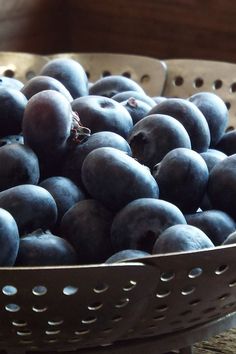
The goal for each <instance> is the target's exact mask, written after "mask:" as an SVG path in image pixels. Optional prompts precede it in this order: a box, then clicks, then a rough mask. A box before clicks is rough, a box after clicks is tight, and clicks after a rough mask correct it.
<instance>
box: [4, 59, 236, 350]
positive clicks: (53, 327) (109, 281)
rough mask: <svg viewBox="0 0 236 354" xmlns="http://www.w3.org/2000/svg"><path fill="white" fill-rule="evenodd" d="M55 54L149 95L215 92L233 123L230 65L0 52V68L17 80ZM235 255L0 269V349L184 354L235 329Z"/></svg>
mask: <svg viewBox="0 0 236 354" xmlns="http://www.w3.org/2000/svg"><path fill="white" fill-rule="evenodd" d="M58 56H67V57H71V58H74V59H75V60H78V61H79V62H80V63H81V64H82V65H83V66H84V67H85V70H86V71H87V72H88V73H89V75H90V78H91V80H96V79H97V78H99V77H101V76H103V75H104V74H107V73H108V72H110V73H111V74H124V75H126V76H130V77H131V78H133V79H134V80H136V81H137V82H139V83H141V84H142V85H143V87H145V90H146V92H147V93H148V94H149V95H151V96H158V95H161V94H163V95H165V96H179V97H187V96H189V95H190V94H192V93H193V92H196V91H198V90H203V89H204V90H205V91H209V90H210V91H217V93H218V94H219V95H220V96H221V97H222V98H223V99H224V100H225V101H226V102H230V104H231V107H230V112H231V123H230V124H233V125H234V114H235V111H234V106H235V102H234V88H235V84H234V81H236V79H235V80H234V73H233V70H234V68H235V66H234V65H233V64H227V63H212V65H213V67H214V68H215V69H217V70H216V71H215V70H213V69H212V67H211V63H210V62H205V61H191V62H190V61H188V60H186V61H185V60H181V61H178V60H167V61H159V60H156V59H152V58H145V57H136V56H129V55H115V54H85V53H83V54H77V53H75V54H70V53H68V54H60V55H58V54H56V55H52V56H50V57H40V56H33V55H29V54H24V53H20V54H19V53H0V72H1V73H4V72H5V73H9V72H6V70H8V69H9V68H10V69H11V75H14V77H15V78H19V79H21V80H22V81H25V80H26V79H27V77H28V75H27V73H28V72H29V71H30V72H31V73H32V72H33V73H34V74H37V73H38V72H39V71H40V69H41V67H42V66H43V65H44V63H45V62H47V61H48V60H49V59H50V58H53V57H58ZM22 58H24V60H23V62H22ZM27 60H28V61H27ZM23 63H24V65H23ZM191 68H192V69H191ZM231 71H232V72H231ZM230 72H231V74H230ZM201 80H202V81H201ZM217 80H219V81H220V82H221V87H219V86H220V83H219V82H218V83H217ZM197 82H198V84H197ZM200 83H202V84H201V85H200ZM221 94H222V95H221ZM235 252H236V247H235V246H232V245H231V246H220V247H216V248H214V249H211V250H202V251H196V252H187V253H176V254H169V255H159V256H149V257H145V258H143V259H139V260H135V262H126V263H122V264H114V265H105V264H102V265H88V266H68V267H34V268H0V349H4V350H6V351H8V352H11V351H12V352H14V351H16V352H17V353H19V352H21V351H22V352H25V351H47V352H49V351H52V352H55V351H71V350H76V351H78V353H87V354H92V353H97V352H99V353H102V354H103V353H104V354H105V353H107V352H109V353H112V354H121V353H122V354H124V353H127V354H128V353H129V354H130V352H132V353H140V354H141V353H142V354H143V353H144V352H145V351H148V353H153V354H154V353H164V352H167V351H169V350H171V349H181V348H182V349H181V351H180V352H181V353H190V352H191V349H190V346H191V345H192V344H193V343H195V342H197V341H202V340H204V339H207V338H209V337H210V336H212V335H215V334H217V333H220V332H221V331H223V330H226V329H228V328H231V327H233V326H236V273H235V269H236V257H235ZM196 268H197V270H198V271H197V272H196Z"/></svg>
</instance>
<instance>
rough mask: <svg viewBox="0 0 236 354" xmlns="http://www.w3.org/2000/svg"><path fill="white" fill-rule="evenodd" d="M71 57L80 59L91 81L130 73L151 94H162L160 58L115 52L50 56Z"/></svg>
mask: <svg viewBox="0 0 236 354" xmlns="http://www.w3.org/2000/svg"><path fill="white" fill-rule="evenodd" d="M63 57H67V58H68V57H69V58H72V59H74V60H76V61H78V62H79V63H80V64H81V65H82V66H83V67H84V69H85V71H86V72H87V73H88V75H89V79H90V81H91V82H95V81H96V80H98V79H100V78H101V77H102V76H106V75H108V74H112V75H122V74H123V75H128V76H129V77H130V78H131V79H133V80H134V81H136V82H138V83H139V84H140V85H141V86H142V87H143V89H144V91H145V92H146V93H147V94H148V95H151V96H160V95H161V94H162V90H163V86H164V83H165V80H166V67H165V63H164V62H161V61H160V60H158V59H154V58H148V57H142V56H136V55H128V54H113V53H105V54H103V53H62V54H54V55H50V56H49V58H63Z"/></svg>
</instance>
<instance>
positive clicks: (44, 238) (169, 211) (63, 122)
mask: <svg viewBox="0 0 236 354" xmlns="http://www.w3.org/2000/svg"><path fill="white" fill-rule="evenodd" d="M228 121H229V116H228V110H227V107H226V105H225V103H224V102H223V100H222V99H221V98H220V97H219V96H217V95H215V94H213V93H210V92H199V93H197V94H194V95H192V96H191V97H188V98H166V97H159V96H158V97H150V96H148V95H147V94H146V93H145V92H144V90H143V89H142V88H141V86H140V85H139V84H138V83H136V82H135V81H133V80H132V79H130V78H127V77H125V76H122V75H110V76H107V77H102V78H101V79H99V80H98V81H96V82H94V83H91V82H89V80H88V77H87V75H86V73H85V70H84V68H83V67H82V66H81V65H80V64H79V63H78V62H76V61H74V60H73V59H69V58H60V59H59V58H57V59H52V60H50V61H49V62H48V63H47V64H45V65H44V67H43V68H42V70H41V72H40V73H39V74H38V75H37V76H35V77H34V78H31V79H30V80H29V81H28V82H27V83H25V84H23V83H22V82H20V81H19V80H17V79H14V78H7V77H1V78H0V146H1V147H0V266H46V265H71V264H99V263H114V262H121V261H122V260H125V259H134V258H137V257H143V256H147V255H152V254H160V253H161V254H163V253H171V252H185V251H192V250H198V249H203V248H213V247H216V246H219V245H224V244H228V243H234V242H236V237H235V230H236V224H235V221H236V130H227V127H228Z"/></svg>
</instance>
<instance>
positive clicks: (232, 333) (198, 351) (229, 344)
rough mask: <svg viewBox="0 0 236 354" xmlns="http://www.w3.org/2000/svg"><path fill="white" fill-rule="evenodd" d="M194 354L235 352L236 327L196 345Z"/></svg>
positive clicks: (226, 353) (229, 353)
mask: <svg viewBox="0 0 236 354" xmlns="http://www.w3.org/2000/svg"><path fill="white" fill-rule="evenodd" d="M193 352H194V354H235V353H236V329H231V330H229V331H227V332H224V333H221V334H219V335H217V336H215V337H213V338H211V339H209V340H208V341H204V342H201V343H197V344H195V345H194V351H193Z"/></svg>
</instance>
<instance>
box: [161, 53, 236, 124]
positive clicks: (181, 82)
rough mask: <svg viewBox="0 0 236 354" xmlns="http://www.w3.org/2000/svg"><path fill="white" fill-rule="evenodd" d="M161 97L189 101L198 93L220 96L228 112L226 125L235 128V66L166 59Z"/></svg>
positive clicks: (207, 61)
mask: <svg viewBox="0 0 236 354" xmlns="http://www.w3.org/2000/svg"><path fill="white" fill-rule="evenodd" d="M164 62H165V64H166V67H167V80H166V83H165V87H164V90H163V96H166V97H181V98H188V97H189V96H191V95H193V94H194V93H197V92H201V91H208V92H213V93H215V94H217V95H218V96H220V97H221V98H222V99H223V100H224V102H225V103H226V105H227V107H228V110H229V118H230V120H229V125H230V126H232V127H234V128H235V127H236V64H232V63H225V62H217V61H209V60H193V59H169V60H165V61H164Z"/></svg>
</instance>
